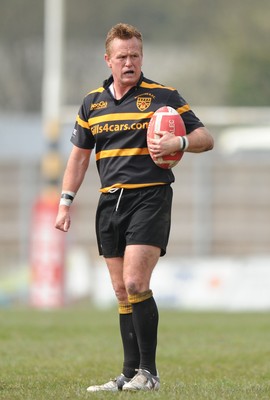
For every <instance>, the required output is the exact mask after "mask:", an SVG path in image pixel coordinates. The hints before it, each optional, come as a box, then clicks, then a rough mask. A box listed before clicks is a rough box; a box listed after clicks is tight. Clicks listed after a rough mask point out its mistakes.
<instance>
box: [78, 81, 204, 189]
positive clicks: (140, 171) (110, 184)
mask: <svg viewBox="0 0 270 400" xmlns="http://www.w3.org/2000/svg"><path fill="white" fill-rule="evenodd" d="M112 82H113V79H112V77H110V78H109V79H108V80H106V81H105V82H104V84H103V86H102V87H99V88H98V89H96V90H93V91H91V92H90V93H88V94H87V95H86V96H85V98H84V100H83V103H82V105H81V107H80V110H79V113H78V116H77V120H76V123H75V128H74V131H73V134H72V137H71V142H72V143H73V144H74V145H75V146H78V147H80V148H83V149H93V148H94V147H95V151H96V164H97V169H98V172H99V176H100V181H101V189H100V190H101V191H102V192H107V191H109V190H110V189H112V188H126V189H132V188H139V187H145V186H154V185H163V184H170V183H172V182H173V181H174V175H173V172H172V170H169V169H162V168H160V167H158V166H156V164H155V163H154V162H153V161H152V159H151V157H150V155H149V152H148V148H147V142H146V133H147V127H148V124H149V121H150V118H151V117H152V115H153V114H154V112H155V111H156V110H157V109H158V108H159V107H162V106H165V105H167V106H171V107H173V108H175V109H176V110H177V111H178V112H179V114H181V116H182V118H183V120H184V123H185V126H186V131H187V134H188V133H190V132H192V131H193V130H194V129H196V128H198V127H201V126H203V124H202V123H201V122H200V120H199V119H198V118H197V117H196V116H195V115H194V113H193V112H192V111H191V110H190V107H189V105H188V104H187V103H186V101H185V100H184V99H183V98H182V97H181V96H180V95H179V93H178V92H177V90H175V89H174V88H171V87H166V86H163V85H161V84H158V83H156V82H153V81H151V80H149V79H147V78H145V77H144V76H143V74H142V75H141V78H140V80H139V82H138V84H137V86H135V87H133V88H132V89H130V90H129V92H128V93H126V95H125V96H124V97H123V98H122V99H121V100H116V99H115V98H114V97H113V95H112V93H111V91H110V89H109V87H110V85H111V84H112Z"/></svg>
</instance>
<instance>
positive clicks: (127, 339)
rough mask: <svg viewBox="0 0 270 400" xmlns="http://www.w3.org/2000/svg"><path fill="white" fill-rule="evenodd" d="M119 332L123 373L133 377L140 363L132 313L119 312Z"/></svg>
mask: <svg viewBox="0 0 270 400" xmlns="http://www.w3.org/2000/svg"><path fill="white" fill-rule="evenodd" d="M119 321H120V332H121V337H122V343H123V349H124V363H123V374H124V375H125V376H126V377H127V378H133V376H134V375H135V374H136V373H137V371H135V370H137V369H138V368H139V364H140V352H139V347H138V342H137V337H136V333H135V330H134V326H133V319H132V313H130V314H120V315H119Z"/></svg>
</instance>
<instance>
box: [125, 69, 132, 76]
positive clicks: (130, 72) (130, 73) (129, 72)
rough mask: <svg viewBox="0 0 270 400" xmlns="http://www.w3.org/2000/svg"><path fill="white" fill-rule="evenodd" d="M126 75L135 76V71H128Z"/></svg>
mask: <svg viewBox="0 0 270 400" xmlns="http://www.w3.org/2000/svg"><path fill="white" fill-rule="evenodd" d="M124 75H130V76H131V75H134V71H133V70H131V69H130V70H128V71H126V72H125V73H124Z"/></svg>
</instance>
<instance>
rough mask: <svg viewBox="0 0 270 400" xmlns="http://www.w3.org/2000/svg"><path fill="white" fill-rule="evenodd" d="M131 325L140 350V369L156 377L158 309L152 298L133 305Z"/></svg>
mask: <svg viewBox="0 0 270 400" xmlns="http://www.w3.org/2000/svg"><path fill="white" fill-rule="evenodd" d="M132 309H133V313H132V316H133V324H134V328H135V332H136V335H137V340H138V345H139V349H140V357H141V359H140V368H142V369H146V370H147V371H149V372H150V373H151V374H152V375H155V376H156V375H157V370H156V347H157V330H158V319H159V316H158V309H157V305H156V302H155V300H154V298H153V297H150V298H149V299H147V300H144V301H141V302H138V303H133V304H132Z"/></svg>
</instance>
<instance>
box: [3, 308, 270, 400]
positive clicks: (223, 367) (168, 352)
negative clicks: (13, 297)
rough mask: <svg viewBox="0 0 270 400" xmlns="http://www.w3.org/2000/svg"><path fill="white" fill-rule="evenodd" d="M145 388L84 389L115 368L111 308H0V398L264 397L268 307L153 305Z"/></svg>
mask: <svg viewBox="0 0 270 400" xmlns="http://www.w3.org/2000/svg"><path fill="white" fill-rule="evenodd" d="M157 360H158V368H159V372H160V375H161V382H162V386H161V389H160V391H159V392H153V393H152V392H150V393H125V392H119V393H113V394H112V393H97V394H91V393H87V392H86V390H85V389H86V387H87V386H88V385H90V384H94V383H102V382H104V381H106V380H108V378H110V377H114V376H115V375H117V374H118V373H119V372H120V370H121V364H122V347H121V342H120V338H119V333H118V316H117V312H116V310H110V311H102V312H101V311H100V312H98V311H97V310H95V309H93V308H91V307H90V306H89V307H86V306H79V307H74V308H68V309H64V310H59V311H36V310H29V309H12V308H11V309H2V310H0V399H4V400H17V399H20V400H21V399H23V400H43V399H44V400H45V399H46V400H50V399H53V400H64V399H72V400H74V399H112V398H115V397H116V396H117V398H120V399H127V400H129V399H134V398H135V397H136V398H140V399H146V400H147V399H153V398H155V399H164V400H174V399H177V400H193V399H194V400H195V399H196V400H204V399H205V400H211V399H213V400H223V399H224V400H225V399H228V400H234V399H235V400H236V399H237V400H242V399H243V400H255V399H265V400H266V399H267V400H269V399H270V315H269V314H268V313H195V312H194V313H186V312H176V311H165V310H162V311H161V312H160V327H159V347H158V355H157Z"/></svg>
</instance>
